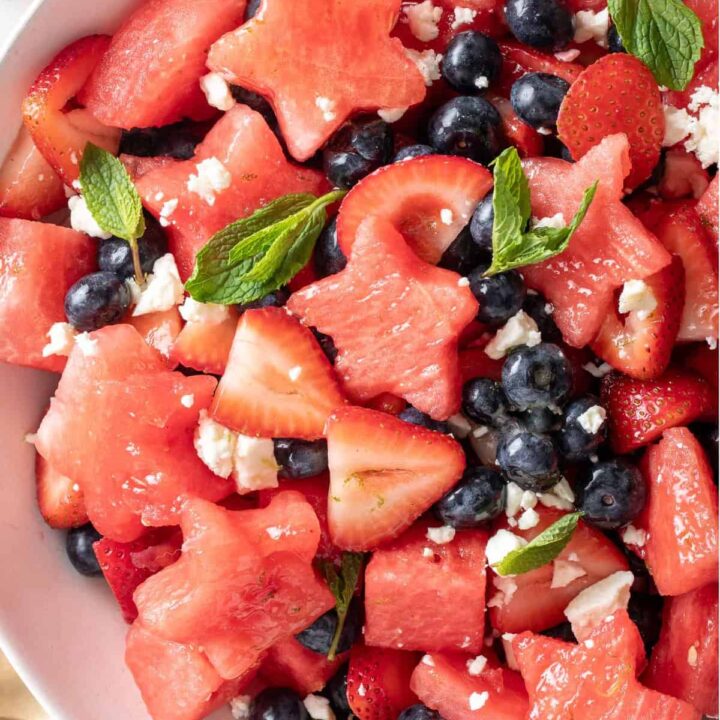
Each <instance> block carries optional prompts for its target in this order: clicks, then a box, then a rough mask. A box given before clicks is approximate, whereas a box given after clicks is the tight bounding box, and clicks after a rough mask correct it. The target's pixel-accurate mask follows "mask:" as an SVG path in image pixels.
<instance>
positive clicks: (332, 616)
mask: <svg viewBox="0 0 720 720" xmlns="http://www.w3.org/2000/svg"><path fill="white" fill-rule="evenodd" d="M337 623H338V616H337V611H336V610H335V609H334V608H333V609H332V610H328V611H327V612H326V613H324V614H323V615H321V616H320V617H319V618H318V619H317V620H316V621H315V622H314V623H313V624H312V625H310V626H309V627H306V628H305V629H304V630H303V631H302V632H299V633H298V634H297V635H296V636H295V638H296V639H297V641H298V642H299V643H300V644H301V645H304V646H305V647H306V648H307V649H308V650H312V651H313V652H316V653H319V654H320V655H327V654H328V653H329V652H330V645H332V640H333V637H334V636H335V630H336V629H337ZM362 624H363V614H362V603H361V602H360V600H359V599H358V598H357V597H354V598H353V599H352V600H351V602H350V607H349V608H348V614H347V617H346V618H345V624H344V625H343V629H342V631H341V632H340V641H339V643H338V647H337V651H338V652H339V653H343V652H347V651H348V650H349V649H350V648H351V647H352V646H353V645H354V643H355V640H357V638H358V637H359V635H360V630H361V629H362Z"/></svg>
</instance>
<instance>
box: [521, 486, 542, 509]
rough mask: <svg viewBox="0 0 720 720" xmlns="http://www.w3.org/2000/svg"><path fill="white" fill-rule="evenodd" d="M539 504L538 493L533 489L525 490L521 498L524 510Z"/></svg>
mask: <svg viewBox="0 0 720 720" xmlns="http://www.w3.org/2000/svg"><path fill="white" fill-rule="evenodd" d="M537 504H538V496H537V493H534V492H533V491H532V490H524V491H523V494H522V497H521V498H520V507H521V508H522V509H523V510H530V509H532V508H534V507H535V506H536V505H537Z"/></svg>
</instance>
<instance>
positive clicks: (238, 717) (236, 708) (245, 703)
mask: <svg viewBox="0 0 720 720" xmlns="http://www.w3.org/2000/svg"><path fill="white" fill-rule="evenodd" d="M251 704H252V698H251V697H250V696H249V695H238V696H237V697H235V698H233V699H232V700H231V701H230V712H231V713H232V716H233V718H234V719H235V720H247V719H248V718H249V717H250V705H251Z"/></svg>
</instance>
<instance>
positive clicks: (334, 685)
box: [322, 664, 352, 718]
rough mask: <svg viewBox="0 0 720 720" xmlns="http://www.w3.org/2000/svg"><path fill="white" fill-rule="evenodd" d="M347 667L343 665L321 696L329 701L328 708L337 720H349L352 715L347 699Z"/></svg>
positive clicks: (329, 681)
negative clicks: (346, 719) (344, 719)
mask: <svg viewBox="0 0 720 720" xmlns="http://www.w3.org/2000/svg"><path fill="white" fill-rule="evenodd" d="M347 674H348V666H347V664H346V665H343V666H342V667H341V668H340V669H339V670H338V671H337V672H336V673H335V674H334V675H333V676H332V677H331V678H330V680H328V682H327V685H325V687H324V688H323V690H322V694H323V695H324V696H325V697H326V698H327V699H328V700H329V701H330V706H331V707H332V709H333V710H334V711H335V716H336V717H338V718H349V717H350V715H352V710H350V704H349V703H348V699H347Z"/></svg>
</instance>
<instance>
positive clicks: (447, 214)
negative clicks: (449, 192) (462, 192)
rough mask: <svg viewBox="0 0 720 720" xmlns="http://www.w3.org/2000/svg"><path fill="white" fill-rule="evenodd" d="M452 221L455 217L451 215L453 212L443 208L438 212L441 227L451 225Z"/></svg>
mask: <svg viewBox="0 0 720 720" xmlns="http://www.w3.org/2000/svg"><path fill="white" fill-rule="evenodd" d="M454 219H455V216H454V215H453V211H452V210H451V209H450V208H443V209H442V210H441V211H440V222H441V223H442V224H443V225H452V224H453V220H454Z"/></svg>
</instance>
